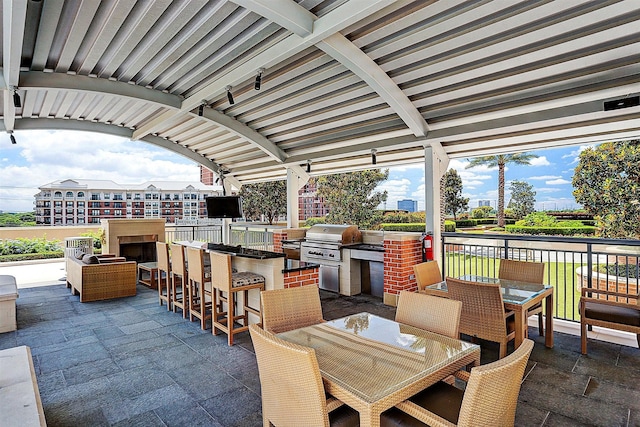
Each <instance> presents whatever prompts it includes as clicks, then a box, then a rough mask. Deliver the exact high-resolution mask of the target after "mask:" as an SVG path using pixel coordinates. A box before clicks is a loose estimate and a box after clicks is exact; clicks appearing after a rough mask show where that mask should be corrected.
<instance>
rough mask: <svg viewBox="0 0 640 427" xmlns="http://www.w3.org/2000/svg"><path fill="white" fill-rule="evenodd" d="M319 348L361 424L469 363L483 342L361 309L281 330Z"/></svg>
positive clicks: (331, 389)
mask: <svg viewBox="0 0 640 427" xmlns="http://www.w3.org/2000/svg"><path fill="white" fill-rule="evenodd" d="M278 337H280V338H282V339H284V340H286V341H290V342H293V343H296V344H299V345H303V346H306V347H311V348H313V349H315V352H316V357H317V359H318V365H319V367H320V373H321V374H322V378H323V382H324V385H325V389H326V391H327V392H328V393H330V394H331V395H332V396H334V397H336V398H337V399H339V400H341V401H342V402H344V403H345V404H347V405H349V406H350V407H352V408H354V409H355V410H357V411H358V412H359V414H360V425H361V426H379V425H380V414H381V413H382V412H383V411H385V410H387V409H389V408H391V407H393V406H395V405H397V404H398V403H400V402H402V401H404V400H406V399H408V398H409V397H411V396H413V395H414V394H416V393H418V392H420V391H421V390H424V389H425V388H427V387H429V386H430V385H432V384H434V383H436V382H438V381H440V380H442V379H444V378H446V377H447V376H449V375H451V374H453V373H455V372H456V371H458V370H460V369H462V368H464V367H466V366H469V365H470V366H477V365H479V364H480V347H479V346H478V345H475V344H472V343H468V342H464V341H460V340H457V339H452V338H449V337H445V336H442V335H438V334H435V333H432V332H428V331H425V330H422V329H419V328H415V327H412V326H408V325H404V324H401V323H398V322H395V321H393V320H388V319H385V318H382V317H379V316H376V315H374V314H371V313H359V314H354V315H351V316H347V317H343V318H340V319H336V320H332V321H329V322H325V323H321V324H318V325H313V326H308V327H305V328H300V329H295V330H292V331H288V332H283V333H280V334H278Z"/></svg>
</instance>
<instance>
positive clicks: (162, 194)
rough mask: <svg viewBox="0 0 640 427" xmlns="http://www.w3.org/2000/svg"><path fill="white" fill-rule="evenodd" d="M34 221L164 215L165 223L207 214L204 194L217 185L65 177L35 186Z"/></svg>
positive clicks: (93, 220)
mask: <svg viewBox="0 0 640 427" xmlns="http://www.w3.org/2000/svg"><path fill="white" fill-rule="evenodd" d="M39 189H40V192H39V193H38V194H36V195H35V205H36V223H38V224H43V225H77V224H99V223H100V220H101V219H112V218H165V220H166V221H167V222H169V223H176V222H184V221H193V220H197V219H200V218H206V217H207V211H206V205H205V198H206V197H207V196H218V195H221V194H222V190H221V187H219V186H212V185H204V184H202V183H189V182H169V181H167V182H165V181H149V182H145V183H143V184H140V185H129V184H126V185H124V184H117V183H115V182H113V181H107V180H86V179H66V180H63V181H54V182H51V183H49V184H45V185H43V186H42V187H39Z"/></svg>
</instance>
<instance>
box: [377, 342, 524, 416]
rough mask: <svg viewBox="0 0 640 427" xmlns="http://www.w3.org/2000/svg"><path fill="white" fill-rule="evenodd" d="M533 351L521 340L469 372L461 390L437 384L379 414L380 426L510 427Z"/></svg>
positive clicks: (441, 383) (440, 383)
mask: <svg viewBox="0 0 640 427" xmlns="http://www.w3.org/2000/svg"><path fill="white" fill-rule="evenodd" d="M531 350H533V341H531V340H529V339H525V340H524V341H523V342H522V344H521V345H520V346H519V347H518V348H517V349H516V350H515V351H514V352H513V353H511V354H510V355H509V356H507V357H505V358H503V359H500V360H498V361H496V362H493V363H488V364H486V365H482V366H477V367H474V368H472V369H471V373H470V374H469V377H468V380H467V384H466V387H465V390H464V391H463V390H460V389H458V388H456V387H454V386H452V385H449V384H447V383H444V382H439V383H436V384H434V385H433V386H431V387H429V388H427V389H426V390H423V391H421V392H420V393H418V394H417V395H415V396H413V397H411V398H410V399H409V400H405V401H404V402H401V403H400V404H398V405H396V408H394V409H391V410H388V411H385V412H383V413H382V417H381V420H380V424H381V426H385V427H395V426H397V427H400V426H403V427H410V426H424V425H429V426H432V427H436V426H455V425H457V426H461V427H464V426H469V427H471V426H473V427H501V426H504V427H507V426H513V425H514V423H515V417H516V406H517V405H518V395H519V394H520V386H521V384H522V378H523V376H524V372H525V369H526V367H527V361H528V360H529V356H530V355H531Z"/></svg>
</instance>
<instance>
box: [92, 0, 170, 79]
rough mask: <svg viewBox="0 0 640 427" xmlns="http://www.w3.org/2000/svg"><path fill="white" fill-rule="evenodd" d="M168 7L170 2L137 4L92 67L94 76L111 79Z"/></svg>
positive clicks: (160, 0)
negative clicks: (103, 53)
mask: <svg viewBox="0 0 640 427" xmlns="http://www.w3.org/2000/svg"><path fill="white" fill-rule="evenodd" d="M170 5H171V0H154V1H145V2H137V3H136V7H135V8H134V9H133V13H132V14H131V15H129V16H128V19H127V20H126V21H124V22H123V25H122V26H121V27H120V28H119V31H118V35H117V36H116V37H115V38H114V39H113V41H112V43H111V46H110V47H109V49H108V50H107V52H106V54H105V55H104V56H103V57H102V58H101V59H100V61H98V64H97V65H96V67H94V72H95V74H96V75H97V76H99V77H102V78H110V77H112V76H113V74H114V72H115V70H116V69H117V67H118V66H119V65H120V64H122V63H123V62H124V61H125V59H126V58H127V57H128V56H129V55H130V54H131V52H132V51H133V49H135V47H136V46H137V45H138V43H139V42H140V40H142V39H143V38H144V36H145V35H146V34H147V33H148V31H149V30H150V29H151V28H152V27H153V24H154V23H155V22H156V21H157V20H158V19H159V18H160V17H161V16H162V14H163V13H164V11H165V10H166V9H167V8H168V7H169V6H170Z"/></svg>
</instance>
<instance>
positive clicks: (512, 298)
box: [424, 275, 553, 348]
mask: <svg viewBox="0 0 640 427" xmlns="http://www.w3.org/2000/svg"><path fill="white" fill-rule="evenodd" d="M460 279H461V280H467V281H471V282H482V283H498V284H500V289H501V290H502V299H503V301H504V308H505V309H506V310H507V311H513V312H514V313H515V330H516V337H515V347H516V348H517V347H518V346H519V345H520V344H522V341H523V340H524V339H525V338H526V336H527V320H528V318H529V316H528V315H527V312H528V310H529V309H530V308H531V307H534V306H535V305H537V304H539V303H541V302H542V301H543V300H544V304H545V330H546V332H545V337H544V344H545V346H546V347H548V348H553V286H551V285H544V284H539V283H528V282H521V281H518V280H506V279H496V278H494V277H484V276H474V275H465V276H461V277H460ZM424 292H425V293H427V294H430V295H436V296H440V297H447V296H448V293H447V282H446V281H442V282H439V283H436V284H433V285H429V286H427V287H426V288H425V290H424Z"/></svg>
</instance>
